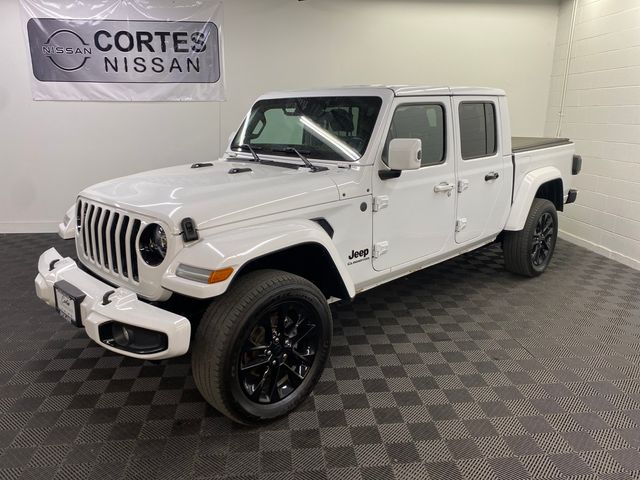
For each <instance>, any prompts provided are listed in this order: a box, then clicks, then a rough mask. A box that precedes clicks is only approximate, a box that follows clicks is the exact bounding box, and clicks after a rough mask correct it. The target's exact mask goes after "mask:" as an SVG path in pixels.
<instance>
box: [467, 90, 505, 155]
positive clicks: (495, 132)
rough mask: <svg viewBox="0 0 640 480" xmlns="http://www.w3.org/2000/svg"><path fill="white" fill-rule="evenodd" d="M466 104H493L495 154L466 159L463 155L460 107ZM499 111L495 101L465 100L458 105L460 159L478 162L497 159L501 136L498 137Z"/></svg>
mask: <svg viewBox="0 0 640 480" xmlns="http://www.w3.org/2000/svg"><path fill="white" fill-rule="evenodd" d="M465 103H482V104H483V105H484V104H487V103H489V104H491V105H492V106H493V121H494V124H495V125H494V128H493V135H494V142H493V145H494V148H493V152H492V153H490V154H488V155H474V156H472V157H465V156H463V155H462V128H460V107H461V106H462V105H463V104H465ZM497 111H498V109H497V108H496V102H495V101H493V100H486V99H483V100H465V101H463V102H459V103H458V130H459V132H460V158H461V159H462V160H464V161H466V160H477V159H479V158H491V157H495V156H496V155H497V154H498V149H499V148H498V147H499V145H498V141H499V135H498V117H497V115H496V112H497ZM485 122H486V116H485Z"/></svg>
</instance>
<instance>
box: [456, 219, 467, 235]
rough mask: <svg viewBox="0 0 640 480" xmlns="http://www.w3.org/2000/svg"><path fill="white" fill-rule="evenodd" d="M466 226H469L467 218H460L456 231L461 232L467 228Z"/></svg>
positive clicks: (457, 221)
mask: <svg viewBox="0 0 640 480" xmlns="http://www.w3.org/2000/svg"><path fill="white" fill-rule="evenodd" d="M466 226H467V219H466V218H459V219H458V220H456V232H461V231H462V230H464V229H465V227H466Z"/></svg>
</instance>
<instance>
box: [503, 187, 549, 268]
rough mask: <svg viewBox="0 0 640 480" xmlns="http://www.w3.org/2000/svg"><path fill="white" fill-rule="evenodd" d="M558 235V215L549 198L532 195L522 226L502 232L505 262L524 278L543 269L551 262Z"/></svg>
mask: <svg viewBox="0 0 640 480" xmlns="http://www.w3.org/2000/svg"><path fill="white" fill-rule="evenodd" d="M557 237H558V214H557V213H556V207H555V205H554V204H553V203H551V202H550V201H549V200H545V199H543V198H534V199H533V203H532V204H531V210H529V215H528V217H527V221H526V222H525V224H524V228H523V229H522V230H520V231H518V232H509V231H505V232H504V247H503V248H504V265H505V268H506V269H507V270H509V271H510V272H513V273H517V274H519V275H525V276H527V277H535V276H538V275H540V274H541V273H542V272H544V271H545V270H546V268H547V266H548V265H549V262H550V261H551V257H552V256H553V252H554V250H555V246H556V238H557Z"/></svg>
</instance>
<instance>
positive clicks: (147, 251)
mask: <svg viewBox="0 0 640 480" xmlns="http://www.w3.org/2000/svg"><path fill="white" fill-rule="evenodd" d="M140 256H141V257H142V260H144V263H146V264H147V265H151V266H152V267H155V266H157V265H160V264H161V263H162V261H163V260H164V257H166V256H167V234H166V233H164V229H163V228H162V227H161V226H160V225H158V224H157V223H152V224H150V225H147V226H146V227H145V229H144V230H143V231H142V233H141V234H140Z"/></svg>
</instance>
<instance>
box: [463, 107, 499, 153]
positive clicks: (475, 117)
mask: <svg viewBox="0 0 640 480" xmlns="http://www.w3.org/2000/svg"><path fill="white" fill-rule="evenodd" d="M458 114H459V116H460V150H461V152H462V159H463V160H469V159H472V158H478V157H488V156H491V155H493V154H494V153H496V109H495V106H494V104H493V103H491V102H462V103H461V104H460V107H459V109H458Z"/></svg>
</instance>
